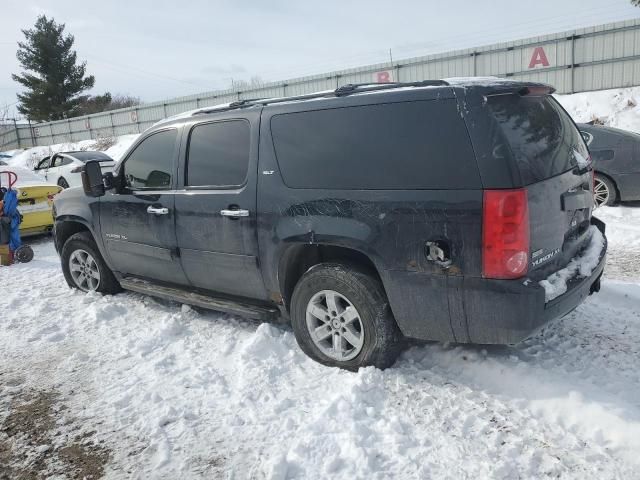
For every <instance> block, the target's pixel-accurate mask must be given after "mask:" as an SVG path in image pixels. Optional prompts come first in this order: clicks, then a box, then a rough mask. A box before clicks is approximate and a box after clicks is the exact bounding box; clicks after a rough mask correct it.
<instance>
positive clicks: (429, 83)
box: [194, 80, 449, 115]
mask: <svg viewBox="0 0 640 480" xmlns="http://www.w3.org/2000/svg"><path fill="white" fill-rule="evenodd" d="M447 85H449V83H448V82H446V81H444V80H421V81H418V82H389V83H348V84H346V85H341V86H339V87H338V88H336V89H335V90H329V91H325V92H316V93H307V94H305V95H296V96H293V97H277V98H251V99H247V100H236V101H235V102H231V103H230V104H229V105H227V106H226V107H217V108H216V107H215V106H214V107H211V108H208V109H201V110H198V111H197V112H194V115H199V114H203V113H214V112H225V111H227V110H234V109H236V108H245V107H251V106H255V105H262V106H265V105H271V104H273V103H285V102H296V101H301V100H311V99H314V98H330V97H346V96H348V95H352V94H354V93H364V92H375V91H380V90H391V89H394V88H405V87H441V86H447Z"/></svg>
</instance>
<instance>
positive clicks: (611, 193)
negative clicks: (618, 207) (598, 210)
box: [593, 173, 618, 207]
mask: <svg viewBox="0 0 640 480" xmlns="http://www.w3.org/2000/svg"><path fill="white" fill-rule="evenodd" d="M593 187H594V188H593V199H594V201H595V204H596V207H601V206H603V205H604V206H607V207H610V206H611V205H615V203H616V202H617V201H618V191H617V190H616V186H615V185H614V183H613V181H612V180H611V179H609V178H608V177H605V176H604V175H601V174H599V173H596V174H595V179H594V182H593Z"/></svg>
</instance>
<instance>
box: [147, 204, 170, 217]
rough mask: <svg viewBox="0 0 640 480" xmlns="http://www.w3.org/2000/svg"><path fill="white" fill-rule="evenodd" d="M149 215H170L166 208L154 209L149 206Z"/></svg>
mask: <svg viewBox="0 0 640 480" xmlns="http://www.w3.org/2000/svg"><path fill="white" fill-rule="evenodd" d="M147 213H153V214H155V215H166V214H168V213H169V209H168V208H166V207H152V206H151V205H149V206H148V207H147Z"/></svg>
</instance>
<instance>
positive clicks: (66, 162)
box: [60, 157, 73, 166]
mask: <svg viewBox="0 0 640 480" xmlns="http://www.w3.org/2000/svg"><path fill="white" fill-rule="evenodd" d="M72 163H73V159H71V158H69V157H63V158H62V163H60V166H62V165H70V164H72Z"/></svg>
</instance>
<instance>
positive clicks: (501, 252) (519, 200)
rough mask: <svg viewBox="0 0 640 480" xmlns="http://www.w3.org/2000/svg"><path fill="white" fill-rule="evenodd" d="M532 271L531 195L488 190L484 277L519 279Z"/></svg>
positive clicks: (485, 209) (485, 217) (485, 208)
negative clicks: (530, 267)
mask: <svg viewBox="0 0 640 480" xmlns="http://www.w3.org/2000/svg"><path fill="white" fill-rule="evenodd" d="M528 267H529V203H528V201H527V191H526V190H525V189H517V190H485V192H484V205H483V220H482V275H483V276H484V277H486V278H502V279H507V278H519V277H522V276H523V275H525V274H526V273H527V270H528Z"/></svg>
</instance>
